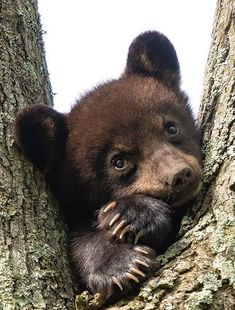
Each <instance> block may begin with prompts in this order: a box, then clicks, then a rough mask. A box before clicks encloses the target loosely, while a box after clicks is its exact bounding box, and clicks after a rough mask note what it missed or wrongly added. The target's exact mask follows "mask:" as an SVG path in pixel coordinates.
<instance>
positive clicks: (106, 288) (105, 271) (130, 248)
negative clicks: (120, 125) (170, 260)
mask: <svg viewBox="0 0 235 310" xmlns="http://www.w3.org/2000/svg"><path fill="white" fill-rule="evenodd" d="M71 252H72V259H73V263H74V265H75V268H76V269H77V270H78V274H79V277H80V278H81V280H82V282H83V284H85V286H86V287H87V288H89V289H90V290H91V292H92V293H100V294H101V295H102V296H103V297H104V298H105V299H108V298H109V297H110V296H111V295H116V294H119V293H120V292H121V293H126V292H129V291H130V290H131V289H133V287H135V285H136V283H139V282H142V281H144V280H145V279H146V278H147V276H149V275H151V273H152V272H153V270H154V269H155V268H156V261H155V258H156V256H155V252H154V250H152V249H151V248H149V247H147V246H142V245H138V246H134V245H131V244H126V243H121V242H117V241H115V240H112V239H108V238H107V237H106V235H105V234H104V233H102V232H99V231H97V232H91V233H88V234H85V235H80V236H77V237H74V238H73V240H72V244H71Z"/></svg>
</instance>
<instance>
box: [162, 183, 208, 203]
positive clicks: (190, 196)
mask: <svg viewBox="0 0 235 310" xmlns="http://www.w3.org/2000/svg"><path fill="white" fill-rule="evenodd" d="M201 187H202V182H200V183H199V184H198V185H197V186H196V187H195V186H193V187H192V188H191V189H187V192H185V193H184V194H182V193H181V194H180V195H177V194H176V195H175V197H174V198H172V200H170V201H168V203H169V204H170V205H171V206H172V207H180V206H182V205H185V204H186V203H188V202H190V201H193V200H194V199H195V198H196V197H197V195H198V193H199V192H200V190H201Z"/></svg>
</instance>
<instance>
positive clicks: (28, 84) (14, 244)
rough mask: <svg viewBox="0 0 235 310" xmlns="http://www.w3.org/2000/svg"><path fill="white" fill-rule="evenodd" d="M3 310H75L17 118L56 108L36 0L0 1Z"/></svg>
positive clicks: (55, 225) (54, 228)
mask: <svg viewBox="0 0 235 310" xmlns="http://www.w3.org/2000/svg"><path fill="white" fill-rule="evenodd" d="M0 53H1V56H0V61H1V64H0V309H4V310H13V309H14V310H16V309H20V310H23V309H37V310H39V309H72V308H73V306H72V304H73V283H72V278H71V274H70V268H69V265H68V259H67V255H66V250H65V246H66V239H65V234H64V231H63V225H62V223H61V220H60V216H59V213H58V208H57V206H56V204H55V202H54V200H53V199H52V197H51V195H50V194H49V192H48V189H47V186H46V184H45V182H44V179H43V177H42V176H41V175H40V174H39V173H38V172H37V171H35V170H34V169H33V167H32V166H31V165H30V164H29V162H28V161H25V159H24V158H23V156H22V155H21V154H20V153H19V152H18V150H17V147H16V145H15V144H14V140H13V132H12V131H13V130H12V125H13V123H14V119H15V116H16V114H17V112H18V111H19V110H21V109H23V108H25V107H27V106H29V105H32V104H36V103H45V104H49V105H51V104H52V93H51V88H50V83H49V81H48V72H47V68H46V64H45V57H44V49H43V44H42V36H41V27H40V21H39V15H38V11H37V2H36V0H17V1H14V0H1V1H0Z"/></svg>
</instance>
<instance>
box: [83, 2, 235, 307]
mask: <svg viewBox="0 0 235 310" xmlns="http://www.w3.org/2000/svg"><path fill="white" fill-rule="evenodd" d="M202 9H203V4H202ZM234 65H235V2H234V0H233V1H231V0H219V1H218V4H217V10H216V16H215V24H214V30H213V34H212V45H211V50H210V55H209V59H208V64H207V70H206V74H205V81H204V95H203V100H202V104H201V107H200V113H199V118H200V121H201V127H202V130H203V145H204V154H205V161H204V165H205V177H204V185H203V190H202V193H201V196H200V197H199V203H198V205H197V206H194V208H193V209H192V211H191V214H190V215H189V216H188V217H186V218H185V220H184V223H183V227H182V230H181V235H182V237H181V239H180V240H179V241H178V242H176V243H175V244H174V245H173V246H172V247H171V248H170V249H169V250H168V251H167V252H166V253H165V255H163V256H162V257H159V262H160V264H161V269H160V270H158V272H157V273H156V275H155V277H153V278H152V279H150V280H149V281H147V282H146V283H145V284H144V285H142V287H141V290H140V293H139V294H138V296H135V297H134V298H133V297H132V298H129V299H128V300H124V301H121V302H119V303H117V304H116V305H115V306H112V307H107V308H106V309H109V310H111V309H112V310H118V309H121V310H150V309H159V310H181V309H182V310H199V309H211V310H220V309H221V310H232V309H235V292H234V287H235V266H234V261H235V212H234V206H235V142H234V138H235V66H234ZM82 297H83V300H82V298H81V296H77V309H84V304H85V305H89V306H87V308H86V309H95V306H96V304H95V301H94V300H92V299H91V300H89V297H88V296H87V295H86V294H85V293H84V294H83V295H82ZM86 298H87V300H86ZM84 300H86V301H84ZM97 302H98V301H97Z"/></svg>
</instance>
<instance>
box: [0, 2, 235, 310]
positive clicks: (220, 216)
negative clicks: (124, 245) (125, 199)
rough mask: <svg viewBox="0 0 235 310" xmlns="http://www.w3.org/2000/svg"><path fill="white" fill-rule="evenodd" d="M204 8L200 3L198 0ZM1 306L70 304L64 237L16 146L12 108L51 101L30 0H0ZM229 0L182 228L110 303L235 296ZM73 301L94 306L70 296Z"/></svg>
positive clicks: (234, 109)
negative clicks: (199, 179) (197, 179)
mask: <svg viewBox="0 0 235 310" xmlns="http://www.w3.org/2000/svg"><path fill="white" fill-rule="evenodd" d="M202 9H203V8H202ZM0 53H1V54H0V61H1V64H0V310H15V309H17V310H18V309H19V310H28V309H38V310H40V309H69V310H70V309H74V306H73V299H74V296H73V282H72V278H71V274H70V269H69V265H68V260H67V256H66V249H65V245H66V239H65V234H64V231H63V226H62V224H61V221H60V217H59V214H58V209H57V205H56V204H55V202H54V201H53V199H52V197H51V196H50V193H49V192H48V189H47V186H46V184H45V183H44V180H43V176H41V175H40V174H39V173H38V172H37V171H35V170H34V169H33V167H32V166H31V165H30V164H29V163H28V162H27V161H26V160H25V158H23V156H22V155H21V154H20V153H19V152H18V150H17V148H16V146H15V144H14V140H13V135H12V124H13V122H14V119H15V116H16V113H17V112H18V111H19V110H21V109H23V108H24V107H27V106H29V105H31V104H37V103H45V104H52V98H51V89H50V84H49V82H48V72H47V69H46V65H45V57H44V52H43V45H42V39H41V28H40V23H39V18H38V13H37V5H36V0H17V1H14V0H0ZM234 64H235V3H234V0H232V1H231V0H219V1H218V5H217V11H216V18H215V25H214V30H213V41H212V46H211V51H210V56H209V59H208V66H207V71H206V75H205V82H204V83H205V87H204V95H203V100H202V105H201V108H200V120H201V126H202V129H203V132H204V136H203V142H204V153H205V178H204V184H203V190H202V193H201V196H200V197H199V203H198V205H197V206H194V207H193V208H192V211H191V214H189V215H188V216H187V217H186V218H185V220H184V223H183V227H182V230H181V236H180V237H181V238H180V239H179V241H178V242H176V243H175V244H174V245H173V246H172V247H171V248H170V249H169V250H168V251H167V252H166V253H165V255H163V256H161V257H159V258H158V260H159V263H160V266H161V267H160V269H159V270H158V271H157V272H156V275H154V277H153V278H151V279H150V280H148V281H146V282H145V283H144V284H143V285H142V287H141V290H140V292H139V294H138V295H137V296H135V297H130V298H129V299H128V300H122V301H120V302H119V303H117V304H116V305H114V306H111V307H107V308H106V309H109V310H111V309H112V310H117V309H122V310H130V309H132V310H137V309H138V310H150V309H160V310H178V309H179V310H181V309H184V310H199V309H211V310H214V309H215V310H217V309H218V310H220V309H221V310H222V309H225V310H230V309H234V306H235V302H234V300H235V293H234V286H235V267H234V260H235V214H234V206H235V142H234V138H235V92H234V88H235V87H234V86H235V68H234ZM76 304H77V306H76V308H77V309H87V310H88V309H98V308H100V300H99V298H97V299H96V298H92V297H91V296H89V294H88V293H86V292H84V293H83V294H81V295H79V296H77V298H76Z"/></svg>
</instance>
